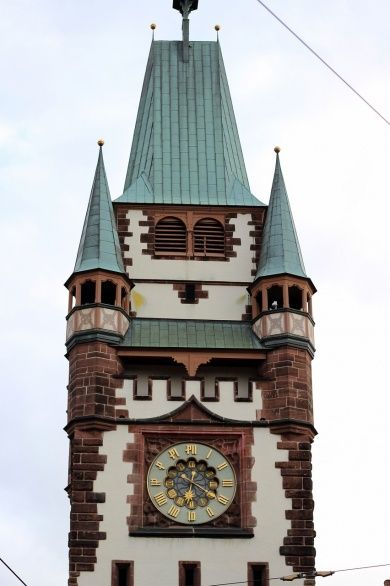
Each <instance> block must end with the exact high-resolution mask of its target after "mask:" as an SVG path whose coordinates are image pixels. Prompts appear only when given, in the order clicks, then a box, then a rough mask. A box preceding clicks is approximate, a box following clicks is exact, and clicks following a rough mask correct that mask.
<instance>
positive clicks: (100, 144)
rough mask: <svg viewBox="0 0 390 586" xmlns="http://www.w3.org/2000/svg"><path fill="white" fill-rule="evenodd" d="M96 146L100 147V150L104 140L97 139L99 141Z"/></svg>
mask: <svg viewBox="0 0 390 586" xmlns="http://www.w3.org/2000/svg"><path fill="white" fill-rule="evenodd" d="M97 143H98V145H99V146H100V148H101V147H102V146H103V145H104V140H103V139H102V138H99V140H98V141H97Z"/></svg>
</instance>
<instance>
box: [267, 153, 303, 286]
mask: <svg viewBox="0 0 390 586" xmlns="http://www.w3.org/2000/svg"><path fill="white" fill-rule="evenodd" d="M283 273H288V274H290V275H295V276H299V277H306V272H305V267H304V264H303V259H302V253H301V248H300V246H299V242H298V236H297V233H296V230H295V225H294V220H293V217H292V213H291V208H290V203H289V201H288V195H287V191H286V186H285V184H284V179H283V174H282V169H281V167H280V160H279V155H278V154H277V155H276V166H275V174H274V180H273V184H272V190H271V197H270V200H269V206H268V211H267V218H266V221H265V226H264V233H263V244H262V248H261V254H260V261H259V266H258V269H257V274H256V279H258V278H260V277H266V276H270V275H280V274H283Z"/></svg>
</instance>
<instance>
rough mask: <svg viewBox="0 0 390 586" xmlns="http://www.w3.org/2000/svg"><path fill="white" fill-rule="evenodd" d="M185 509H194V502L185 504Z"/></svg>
mask: <svg viewBox="0 0 390 586" xmlns="http://www.w3.org/2000/svg"><path fill="white" fill-rule="evenodd" d="M187 507H188V508H189V509H196V504H195V503H194V501H189V502H188V503H187Z"/></svg>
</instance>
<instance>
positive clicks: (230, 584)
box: [209, 563, 390, 586]
mask: <svg viewBox="0 0 390 586" xmlns="http://www.w3.org/2000/svg"><path fill="white" fill-rule="evenodd" d="M386 566H390V563H388V564H374V565H371V566H357V567H356V568H342V569H340V570H331V571H329V572H316V571H314V573H313V574H314V576H322V577H327V576H332V575H333V574H336V573H339V572H354V571H356V570H368V569H372V568H384V567H386ZM313 574H312V575H310V573H308V572H298V573H297V575H296V577H294V578H293V579H294V580H296V579H303V578H310V577H313ZM324 574H325V576H324ZM286 578H288V576H277V577H274V578H269V581H271V580H282V581H286ZM288 581H292V580H291V577H290V580H288ZM254 582H255V580H242V581H241V582H221V583H218V584H209V586H234V585H235V584H253V583H254Z"/></svg>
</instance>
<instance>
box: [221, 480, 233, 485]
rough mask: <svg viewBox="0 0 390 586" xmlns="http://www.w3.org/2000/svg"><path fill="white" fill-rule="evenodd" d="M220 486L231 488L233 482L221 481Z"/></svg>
mask: <svg viewBox="0 0 390 586" xmlns="http://www.w3.org/2000/svg"><path fill="white" fill-rule="evenodd" d="M222 486H233V480H229V479H228V480H226V479H225V480H222Z"/></svg>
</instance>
